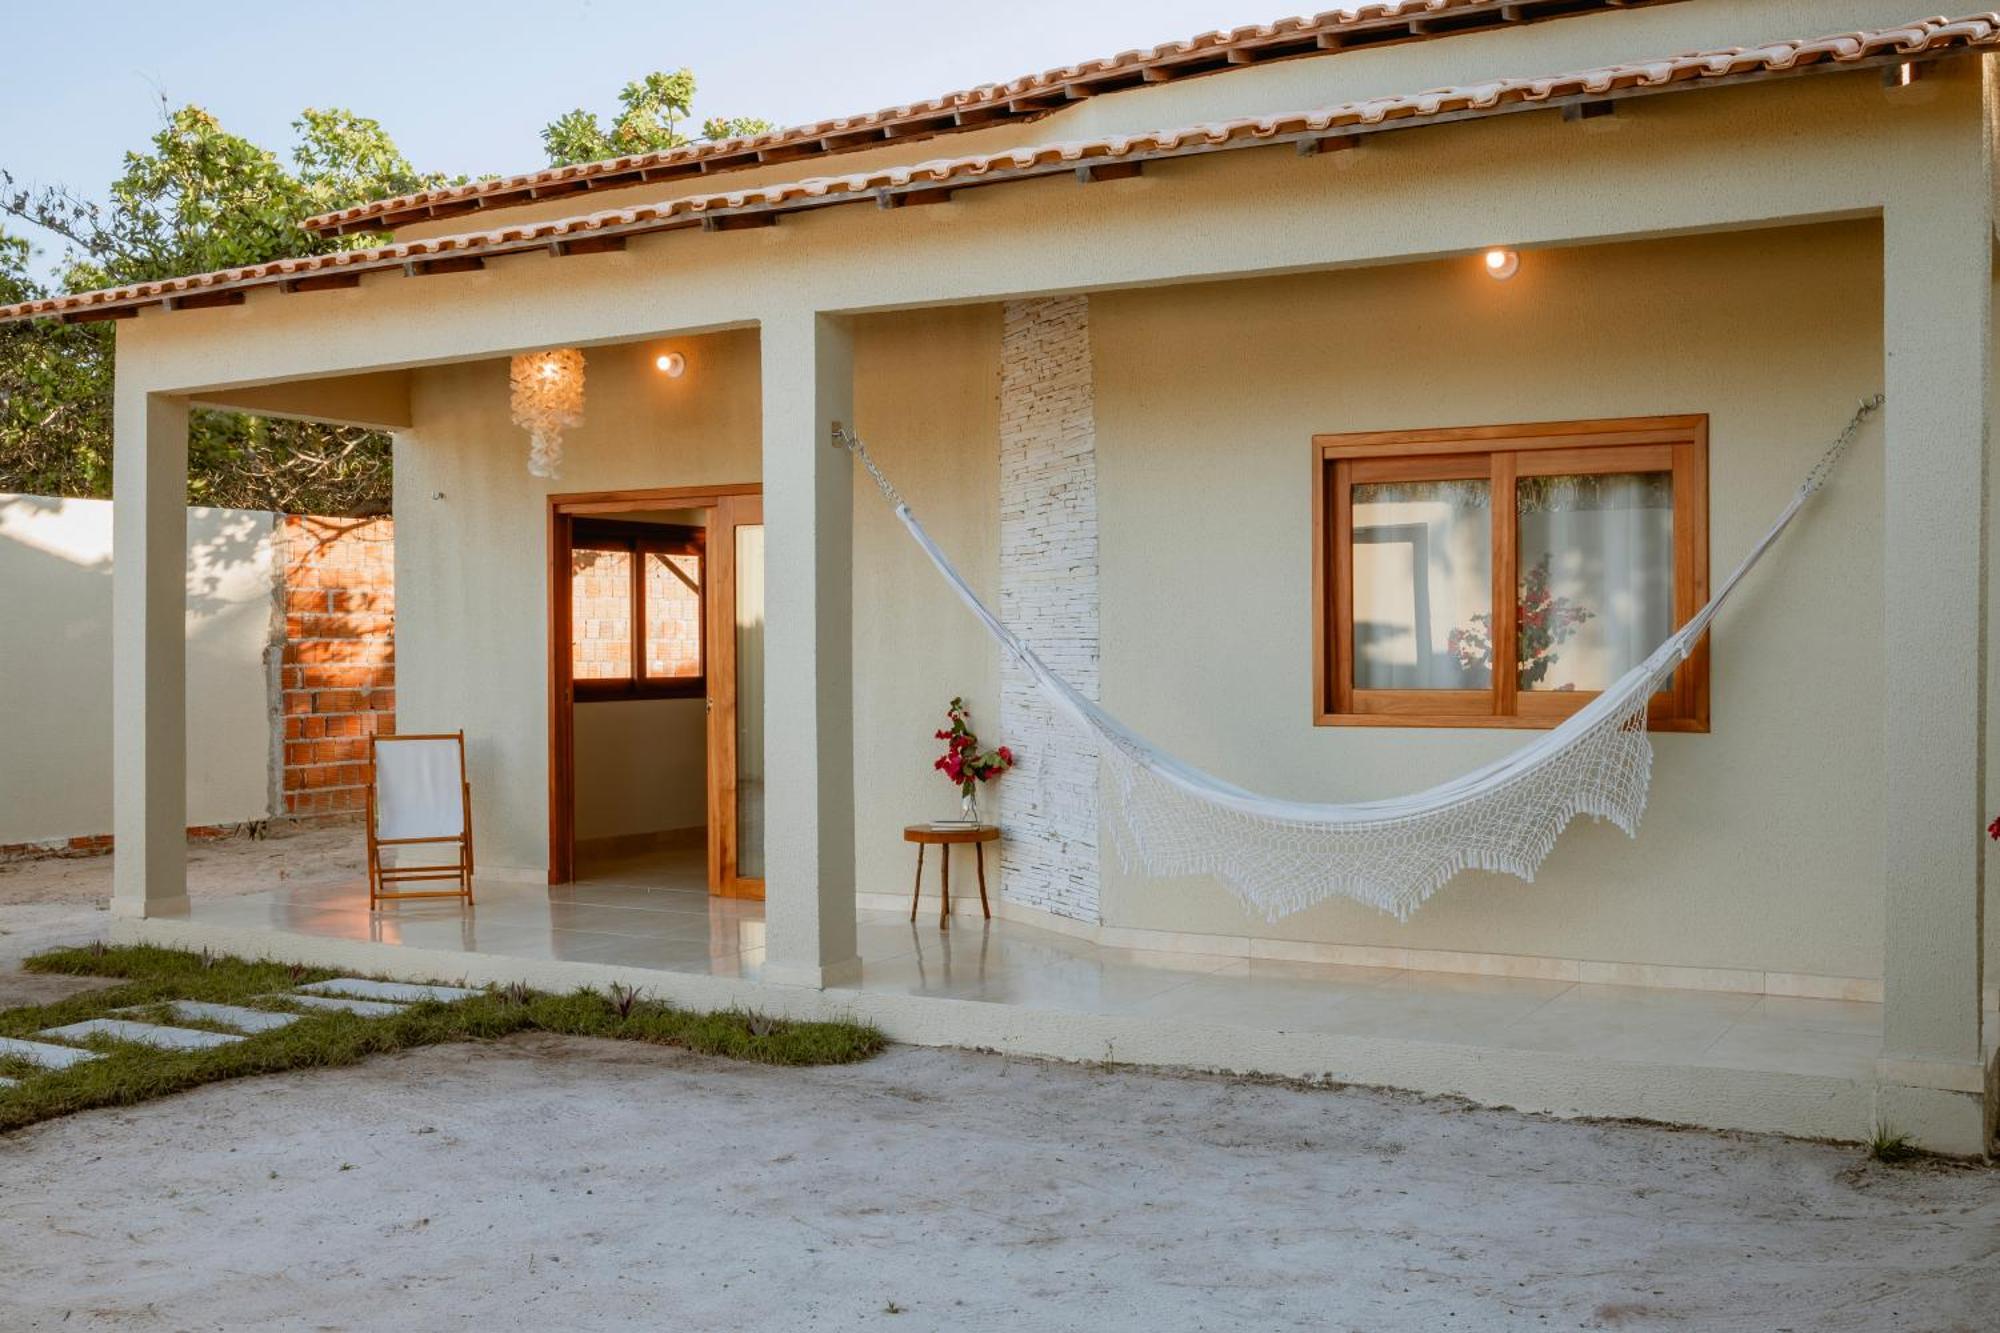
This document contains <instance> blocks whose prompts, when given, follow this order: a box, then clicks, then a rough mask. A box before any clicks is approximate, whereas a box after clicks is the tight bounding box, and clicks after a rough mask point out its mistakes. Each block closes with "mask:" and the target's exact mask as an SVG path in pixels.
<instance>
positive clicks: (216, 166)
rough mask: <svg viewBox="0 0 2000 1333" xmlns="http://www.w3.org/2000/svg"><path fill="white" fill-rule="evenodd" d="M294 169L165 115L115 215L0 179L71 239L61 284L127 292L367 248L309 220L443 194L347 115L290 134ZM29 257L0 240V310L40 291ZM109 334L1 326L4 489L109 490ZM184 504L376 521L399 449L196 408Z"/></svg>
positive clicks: (10, 205) (185, 118) (23, 246)
mask: <svg viewBox="0 0 2000 1333" xmlns="http://www.w3.org/2000/svg"><path fill="white" fill-rule="evenodd" d="M292 128H293V131H294V133H295V135H296V140H295V143H294V147H293V151H292V160H291V164H290V165H289V166H288V165H287V164H285V163H283V162H281V161H279V160H278V158H277V157H276V156H275V155H274V154H272V153H270V152H267V151H266V150H264V149H262V148H259V147H258V146H257V145H255V144H253V143H251V142H250V141H249V140H247V139H244V138H242V137H240V136H238V135H234V134H231V133H229V132H228V131H226V130H224V129H223V128H222V126H221V124H220V123H218V122H217V120H216V119H215V117H214V116H212V115H210V114H209V113H208V112H206V111H203V110H202V109H201V108H199V107H195V106H185V107H180V108H178V109H171V108H167V107H165V106H163V107H162V109H161V127H160V130H159V132H158V133H157V134H155V135H154V136H153V140H152V143H151V145H150V146H149V150H148V151H145V152H135V153H127V154H126V155H125V164H124V170H123V172H122V173H121V174H120V175H119V177H118V179H117V180H116V181H114V182H113V183H112V185H111V188H110V190H109V192H108V195H109V199H108V202H107V203H105V204H98V203H96V202H94V201H92V200H89V199H85V198H83V197H81V196H79V195H77V194H75V193H73V192H71V191H69V190H66V189H64V188H62V187H54V188H50V189H44V190H39V191H35V190H28V189H25V188H21V187H19V186H17V185H16V183H15V181H14V179H13V177H12V176H11V175H8V174H7V173H5V172H0V182H4V186H5V191H4V194H0V210H4V211H5V212H7V213H10V214H12V215H14V216H15V217H18V218H21V219H23V220H25V221H28V222H31V223H33V224H35V225H36V226H38V227H40V228H42V229H44V230H46V231H48V232H51V233H53V234H54V235H56V236H58V237H60V238H62V239H63V240H64V241H65V242H67V243H68V251H67V254H66V255H65V258H64V263H63V266H62V279H61V281H62V286H63V287H64V288H65V289H66V290H69V291H83V290H89V289H91V288H97V287H114V286H122V285H124V284H127V283H134V282H146V281H151V280H156V279H160V278H167V277H173V276H176V275H179V274H186V273H203V272H208V271H210V270H213V269H220V268H233V267H236V266H239V265H244V264H257V263H263V262H266V261H269V260H273V259H282V258H285V257H287V256H291V255H301V254H317V253H321V252H324V251H327V250H333V249H340V248H350V247H354V246H357V245H367V244H373V243H375V242H376V241H377V240H378V239H379V238H376V237H367V236H362V237H345V238H340V239H335V240H327V239H322V238H319V237H315V236H312V235H310V234H308V233H306V232H304V231H302V230H301V229H300V228H299V225H298V224H299V220H300V219H302V218H305V217H308V216H310V215H312V214H314V213H321V212H326V211H328V210H331V209H335V208H344V207H348V206H350V205H352V204H356V203H361V202H363V201H365V200H368V199H376V198H381V197H383V196H385V195H393V194H403V193H407V192H409V191H412V190H419V189H425V188H428V187H431V186H435V185H441V184H444V183H445V179H444V178H443V177H441V176H435V175H425V174H423V173H420V172H418V171H417V170H416V169H415V168H414V167H412V166H411V165H410V163H409V162H408V160H407V159H405V158H404V157H403V155H402V153H401V152H400V151H398V150H397V148H396V146H395V143H394V142H393V141H392V140H391V139H390V138H389V136H388V134H387V132H385V131H384V130H383V128H382V126H381V125H380V124H379V123H377V122H376V121H373V120H368V119H366V118H364V117H360V116H356V115H354V114H353V113H352V112H348V111H338V110H333V111H319V110H307V111H305V112H303V113H302V114H301V115H300V117H299V119H298V120H296V121H295V122H293V126H292ZM29 256H30V251H29V247H28V245H27V243H26V242H25V241H24V240H23V239H22V238H20V237H18V236H7V235H5V234H4V233H0V299H4V300H5V301H9V302H11V301H15V300H30V299H33V298H35V297H38V296H42V295H46V292H45V291H44V290H43V289H42V288H41V286H40V285H39V284H38V283H36V282H35V281H34V280H33V278H31V277H30V276H29V273H28V269H27V264H28V259H29ZM112 342H113V334H112V333H111V331H110V326H108V325H104V324H86V325H63V324H53V323H46V322H37V323H32V324H13V325H8V326H6V327H4V328H0V490H25V491H37V492H44V493H51V494H58V495H103V494H106V493H107V492H108V491H109V489H110V483H111V471H110V465H111V448H110V433H111V432H110V426H111V420H110V418H111V377H112V362H113V358H112ZM188 448H189V457H188V496H189V499H190V500H191V501H193V502H195V503H199V504H216V505H231V506H239V507H244V508H274V509H286V510H294V511H297V510H304V511H310V512H318V513H334V514H371V513H383V512H387V510H388V508H389V440H388V437H387V436H385V435H383V434H381V433H379V432H374V431H362V430H356V429H354V428H351V427H334V426H322V425H318V424H315V423H311V422H295V421H277V420H266V419H263V418H257V417H251V416H248V415H246V414H243V413H238V412H200V413H197V414H196V415H195V417H194V419H193V420H192V421H191V423H190V425H189V441H188Z"/></svg>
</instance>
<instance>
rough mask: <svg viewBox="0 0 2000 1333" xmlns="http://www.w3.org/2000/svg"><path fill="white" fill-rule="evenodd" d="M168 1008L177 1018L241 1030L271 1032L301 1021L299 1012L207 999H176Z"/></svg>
mask: <svg viewBox="0 0 2000 1333" xmlns="http://www.w3.org/2000/svg"><path fill="white" fill-rule="evenodd" d="M168 1008H170V1009H171V1010H172V1011H173V1014H174V1017H176V1018H187V1019H194V1020H197V1021H199V1022H203V1023H221V1024H223V1025H224V1026H227V1027H232V1028H236V1029H237V1030H238V1031H241V1032H269V1031H271V1030H272V1029H273V1028H281V1027H287V1026H289V1025H290V1024H293V1023H296V1022H298V1021H299V1016H298V1015H297V1014H281V1013H278V1012H276V1011H275V1010H271V1009H245V1008H244V1007H243V1006H242V1005H240V1004H210V1003H209V1002H208V1001H206V1000H175V1001H174V1002H173V1004H171V1005H169V1006H168Z"/></svg>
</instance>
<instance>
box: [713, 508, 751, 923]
mask: <svg viewBox="0 0 2000 1333" xmlns="http://www.w3.org/2000/svg"><path fill="white" fill-rule="evenodd" d="M708 587H709V596H708V617H709V621H708V642H709V658H708V887H709V892H710V893H712V894H715V895H717V896H720V897H725V898H757V899H761V898H762V897H763V896H764V500H763V497H762V496H759V495H729V496H722V497H719V499H718V500H717V503H716V506H715V508H714V509H713V510H712V511H710V518H709V525H708Z"/></svg>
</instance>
